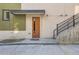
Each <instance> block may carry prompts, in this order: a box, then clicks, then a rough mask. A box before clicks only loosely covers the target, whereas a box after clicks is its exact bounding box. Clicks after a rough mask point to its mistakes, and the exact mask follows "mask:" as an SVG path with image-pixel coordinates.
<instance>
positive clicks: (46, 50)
mask: <svg viewBox="0 0 79 59" xmlns="http://www.w3.org/2000/svg"><path fill="white" fill-rule="evenodd" d="M0 54H1V55H72V54H79V45H6V46H0Z"/></svg>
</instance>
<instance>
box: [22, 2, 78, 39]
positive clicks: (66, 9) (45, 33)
mask: <svg viewBox="0 0 79 59" xmlns="http://www.w3.org/2000/svg"><path fill="white" fill-rule="evenodd" d="M75 5H78V4H64V3H63V4H62V3H24V4H22V5H21V7H22V9H23V10H24V9H25V10H33V9H37V10H41V9H44V10H45V11H46V13H45V15H40V17H41V21H40V27H41V28H40V30H41V31H40V38H52V36H53V30H54V29H55V28H56V24H58V23H60V22H61V21H63V20H65V19H67V18H69V17H71V16H72V15H73V14H74V12H75ZM66 14H67V16H65V15H66ZM46 15H48V16H46ZM60 15H63V16H60ZM32 16H34V15H27V17H26V31H27V36H28V37H32V23H31V22H32V21H31V20H32ZM36 16H38V15H36ZM29 25H30V27H29Z"/></svg>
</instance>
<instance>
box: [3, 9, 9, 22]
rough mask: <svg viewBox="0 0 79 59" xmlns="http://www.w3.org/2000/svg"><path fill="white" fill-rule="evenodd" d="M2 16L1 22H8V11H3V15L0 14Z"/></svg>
mask: <svg viewBox="0 0 79 59" xmlns="http://www.w3.org/2000/svg"><path fill="white" fill-rule="evenodd" d="M2 14H3V15H2V16H3V17H2V18H3V19H2V20H4V21H8V20H10V12H9V11H5V10H3V13H2Z"/></svg>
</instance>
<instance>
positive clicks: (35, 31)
mask: <svg viewBox="0 0 79 59" xmlns="http://www.w3.org/2000/svg"><path fill="white" fill-rule="evenodd" d="M32 38H40V17H32Z"/></svg>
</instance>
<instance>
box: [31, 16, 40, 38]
mask: <svg viewBox="0 0 79 59" xmlns="http://www.w3.org/2000/svg"><path fill="white" fill-rule="evenodd" d="M33 17H39V18H40V19H41V17H40V16H32V20H33ZM40 19H39V20H40ZM32 22H33V21H32ZM39 23H40V22H39ZM40 25H41V23H40ZM40 25H39V26H40ZM31 26H32V30H33V24H32V25H31ZM40 28H41V27H40ZM40 28H39V30H40ZM32 38H33V31H32ZM38 38H40V31H39V37H38Z"/></svg>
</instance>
